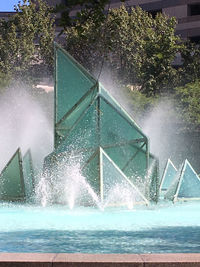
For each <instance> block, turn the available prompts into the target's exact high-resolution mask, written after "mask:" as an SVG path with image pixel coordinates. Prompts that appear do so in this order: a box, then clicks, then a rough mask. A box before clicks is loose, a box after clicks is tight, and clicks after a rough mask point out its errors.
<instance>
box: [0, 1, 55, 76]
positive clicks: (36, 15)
mask: <svg viewBox="0 0 200 267" xmlns="http://www.w3.org/2000/svg"><path fill="white" fill-rule="evenodd" d="M15 11H16V14H15V15H14V16H12V17H10V18H9V19H8V21H6V20H1V21H0V68H1V72H2V73H5V74H9V75H12V76H14V77H15V78H16V77H17V78H23V79H24V78H25V76H29V77H30V76H34V74H35V73H41V70H42V68H45V69H49V70H50V69H52V65H53V64H52V63H53V39H54V27H53V23H54V19H52V15H51V12H50V8H49V7H48V6H47V5H46V4H45V3H44V2H43V1H42V0H37V1H34V2H33V1H31V0H29V5H27V1H26V0H23V3H22V4H21V3H20V2H19V4H18V5H17V6H16V7H15Z"/></svg>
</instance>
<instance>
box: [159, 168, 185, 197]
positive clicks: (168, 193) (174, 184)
mask: <svg viewBox="0 0 200 267" xmlns="http://www.w3.org/2000/svg"><path fill="white" fill-rule="evenodd" d="M183 169H184V164H182V165H181V167H180V168H179V170H178V171H177V173H176V175H175V177H174V179H173V181H172V183H171V185H170V187H169V188H168V190H167V191H166V194H165V196H164V198H165V199H168V200H171V201H174V199H175V196H176V193H177V190H178V187H179V182H180V178H181V174H182V172H183Z"/></svg>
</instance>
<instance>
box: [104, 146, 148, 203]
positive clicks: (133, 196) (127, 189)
mask: <svg viewBox="0 0 200 267" xmlns="http://www.w3.org/2000/svg"><path fill="white" fill-rule="evenodd" d="M100 158H101V160H100V166H101V170H100V172H101V177H102V181H103V187H102V194H103V197H102V198H103V200H104V206H112V205H117V206H128V207H133V206H134V205H136V204H148V201H147V199H146V198H145V197H144V196H143V195H142V194H141V192H140V191H139V189H138V188H137V187H136V186H135V185H134V184H133V183H132V182H131V181H130V180H129V179H128V178H127V177H126V175H125V174H124V173H123V172H122V171H121V170H120V169H119V168H118V166H117V165H116V164H115V163H114V162H113V161H112V159H111V158H110V157H109V156H108V155H107V154H106V153H105V152H104V151H103V149H101V148H100Z"/></svg>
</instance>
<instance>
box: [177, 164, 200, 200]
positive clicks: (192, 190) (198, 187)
mask: <svg viewBox="0 0 200 267" xmlns="http://www.w3.org/2000/svg"><path fill="white" fill-rule="evenodd" d="M187 199H199V200H200V178H199V176H198V175H197V173H196V172H195V170H194V169H193V168H192V166H191V164H190V163H189V162H188V160H185V164H184V167H183V169H182V172H181V177H180V180H179V186H178V189H177V193H176V198H175V201H176V200H187Z"/></svg>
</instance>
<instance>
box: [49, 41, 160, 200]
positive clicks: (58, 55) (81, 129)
mask: <svg viewBox="0 0 200 267" xmlns="http://www.w3.org/2000/svg"><path fill="white" fill-rule="evenodd" d="M54 92H55V126H54V130H55V132H54V151H53V152H52V153H51V154H50V155H48V156H47V158H46V159H45V164H47V168H46V169H49V168H50V167H53V166H52V165H56V164H57V162H58V161H59V160H60V159H62V158H63V157H64V155H65V154H70V153H74V154H80V155H83V160H82V162H81V164H82V168H83V167H84V166H85V165H87V164H88V168H89V169H90V172H87V174H86V179H87V180H88V181H89V182H90V185H91V186H92V187H93V189H94V190H95V191H96V192H97V193H98V194H99V197H100V199H101V200H102V201H103V200H104V199H105V195H104V193H103V187H102V186H101V185H100V178H99V177H101V175H100V170H101V165H100V161H99V158H100V157H101V156H100V154H102V155H104V156H105V155H106V156H105V157H104V156H103V158H104V161H106V160H107V159H108V158H109V159H110V160H111V161H112V163H113V164H112V166H113V172H115V171H116V166H117V169H118V170H120V172H121V173H123V177H126V178H127V179H128V181H129V182H130V183H131V184H133V185H134V186H136V185H137V188H138V190H139V191H140V192H144V198H145V199H146V198H148V200H151V195H150V194H149V192H148V190H149V188H148V189H147V188H146V186H147V183H146V180H147V173H148V168H149V163H150V153H149V141H148V138H147V136H146V135H145V134H144V133H143V132H142V130H141V129H140V128H139V126H138V125H137V124H136V123H135V121H134V120H133V119H132V118H131V117H130V116H129V114H128V113H127V112H126V111H125V110H124V109H123V108H122V107H121V105H120V104H119V103H118V102H117V101H116V100H115V99H114V98H113V97H112V96H111V95H110V94H109V93H108V91H107V90H106V89H105V88H104V87H103V86H102V84H101V83H100V82H98V81H97V80H95V79H94V78H93V77H92V76H91V75H90V74H89V73H88V72H87V71H86V70H85V69H84V68H83V67H82V66H81V65H80V64H79V63H77V62H76V60H75V59H74V58H72V57H71V56H70V55H69V54H68V53H67V52H66V51H64V50H63V49H62V48H61V47H60V46H58V45H57V44H55V88H54ZM99 151H103V152H102V153H100V152H99ZM95 153H96V154H95ZM94 155H95V156H94ZM91 157H92V160H91ZM89 165H91V167H89ZM114 166H115V167H114ZM83 170H84V168H83ZM157 174H158V173H157ZM102 175H103V176H104V177H103V180H106V177H105V175H104V174H102ZM91 176H92V178H91ZM152 179H154V181H153V182H152V181H150V183H149V184H150V185H152V190H157V188H156V187H155V184H157V180H158V176H157V175H154V176H152ZM130 183H129V184H130ZM157 193H158V190H157V191H154V192H153V195H154V196H155V195H156V196H157V195H158V194H157Z"/></svg>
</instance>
